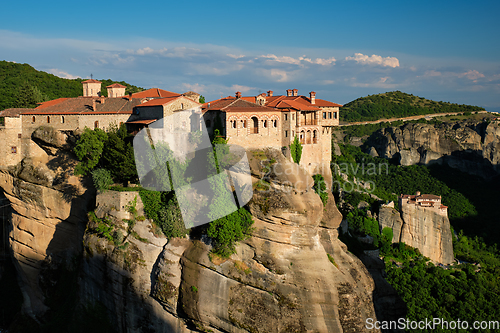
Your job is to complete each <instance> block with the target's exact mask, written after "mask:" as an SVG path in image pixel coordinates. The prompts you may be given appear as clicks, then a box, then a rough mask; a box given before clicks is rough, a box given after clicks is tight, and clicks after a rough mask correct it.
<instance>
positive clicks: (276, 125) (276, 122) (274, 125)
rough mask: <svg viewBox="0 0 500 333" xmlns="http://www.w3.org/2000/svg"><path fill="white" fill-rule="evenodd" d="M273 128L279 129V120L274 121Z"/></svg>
mask: <svg viewBox="0 0 500 333" xmlns="http://www.w3.org/2000/svg"><path fill="white" fill-rule="evenodd" d="M273 127H274V128H276V127H278V121H277V120H273Z"/></svg>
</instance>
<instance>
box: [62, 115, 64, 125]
mask: <svg viewBox="0 0 500 333" xmlns="http://www.w3.org/2000/svg"><path fill="white" fill-rule="evenodd" d="M61 124H64V116H61Z"/></svg>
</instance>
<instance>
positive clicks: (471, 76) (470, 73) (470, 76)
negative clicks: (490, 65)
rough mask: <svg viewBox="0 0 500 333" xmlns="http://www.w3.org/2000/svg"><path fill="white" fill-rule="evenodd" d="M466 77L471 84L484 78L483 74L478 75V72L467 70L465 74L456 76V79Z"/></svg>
mask: <svg viewBox="0 0 500 333" xmlns="http://www.w3.org/2000/svg"><path fill="white" fill-rule="evenodd" d="M464 76H465V77H466V78H468V79H469V80H472V82H477V80H478V79H482V78H484V74H483V73H479V72H478V71H476V70H469V71H467V72H465V73H461V74H459V75H458V77H464Z"/></svg>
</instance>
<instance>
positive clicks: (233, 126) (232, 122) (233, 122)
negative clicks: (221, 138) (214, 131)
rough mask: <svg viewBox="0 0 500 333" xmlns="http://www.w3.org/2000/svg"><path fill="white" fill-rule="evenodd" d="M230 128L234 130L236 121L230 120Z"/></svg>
mask: <svg viewBox="0 0 500 333" xmlns="http://www.w3.org/2000/svg"><path fill="white" fill-rule="evenodd" d="M231 128H236V120H231Z"/></svg>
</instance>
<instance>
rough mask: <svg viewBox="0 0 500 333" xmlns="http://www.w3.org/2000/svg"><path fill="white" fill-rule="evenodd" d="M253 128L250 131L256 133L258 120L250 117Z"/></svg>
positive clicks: (257, 131)
mask: <svg viewBox="0 0 500 333" xmlns="http://www.w3.org/2000/svg"><path fill="white" fill-rule="evenodd" d="M252 123H253V128H252V131H251V133H254V134H257V133H259V120H258V119H257V117H252Z"/></svg>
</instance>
